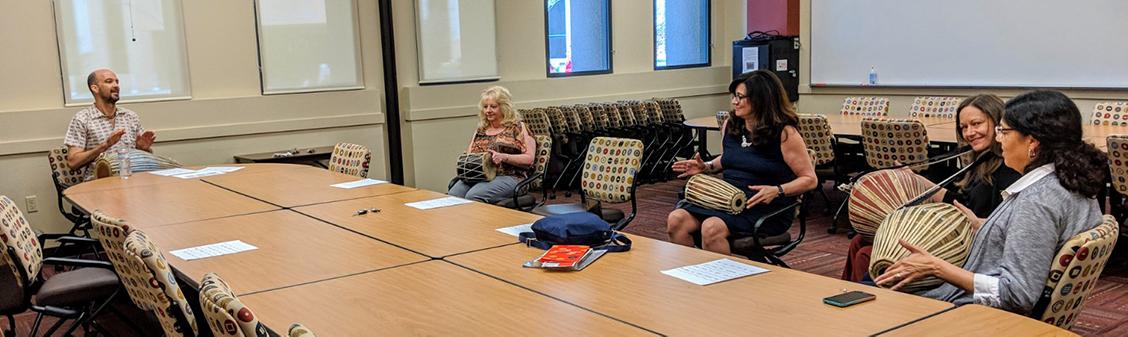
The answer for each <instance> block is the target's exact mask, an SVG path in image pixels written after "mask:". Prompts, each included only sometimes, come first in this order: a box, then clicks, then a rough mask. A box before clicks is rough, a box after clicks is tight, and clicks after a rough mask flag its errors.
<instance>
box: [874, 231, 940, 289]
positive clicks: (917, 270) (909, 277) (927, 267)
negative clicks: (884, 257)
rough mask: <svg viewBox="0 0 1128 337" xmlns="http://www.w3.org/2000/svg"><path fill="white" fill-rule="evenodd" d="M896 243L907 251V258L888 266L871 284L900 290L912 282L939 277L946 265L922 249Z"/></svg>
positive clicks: (900, 241) (903, 241)
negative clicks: (941, 269)
mask: <svg viewBox="0 0 1128 337" xmlns="http://www.w3.org/2000/svg"><path fill="white" fill-rule="evenodd" d="M898 243H900V244H901V247H905V249H907V250H908V251H909V256H906V257H904V258H902V259H901V260H899V261H897V263H894V264H893V265H892V266H889V268H886V269H885V273H883V274H881V275H880V276H878V277H877V278H875V279H874V280H873V283H875V284H877V285H878V286H880V287H889V286H890V285H892V287H889V288H890V289H893V290H897V289H901V287H903V286H905V285H907V284H909V283H911V282H913V281H916V280H919V279H922V278H925V277H929V276H936V275H939V273H940V268H942V267H943V265H944V264H946V263H947V262H946V261H944V260H941V259H939V258H937V257H935V256H933V255H932V254H929V253H928V252H926V251H924V250H923V249H920V248H918V247H917V246H914V245H912V244H909V243H908V242H905V240H899V241H898Z"/></svg>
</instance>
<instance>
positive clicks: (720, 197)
mask: <svg viewBox="0 0 1128 337" xmlns="http://www.w3.org/2000/svg"><path fill="white" fill-rule="evenodd" d="M685 201H688V202H689V203H691V204H694V205H697V206H701V207H704V208H708V209H714V210H718V211H723V212H728V213H730V214H740V212H743V211H744V203H745V201H747V199H746V197H745V195H744V191H741V190H740V189H739V188H736V187H734V186H732V185H729V183H727V182H725V181H724V180H722V179H720V178H716V177H713V176H710V175H706V174H697V175H694V176H692V177H689V181H688V182H686V183H685Z"/></svg>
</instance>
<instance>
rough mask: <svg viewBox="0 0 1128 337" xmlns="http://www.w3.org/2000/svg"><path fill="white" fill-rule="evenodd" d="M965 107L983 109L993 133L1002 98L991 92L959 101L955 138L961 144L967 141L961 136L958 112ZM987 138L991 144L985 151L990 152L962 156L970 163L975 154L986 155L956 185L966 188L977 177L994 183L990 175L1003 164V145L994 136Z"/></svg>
mask: <svg viewBox="0 0 1128 337" xmlns="http://www.w3.org/2000/svg"><path fill="white" fill-rule="evenodd" d="M967 107H974V108H976V109H979V110H980V111H983V113H984V114H987V118H990V119H991V125H990V128H991V129H990V130H991V134H992V135H994V133H995V130H994V127H995V126H996V125H999V119H1001V118H1002V117H1003V99H1002V98H999V96H995V95H992V94H978V95H975V96H971V97H968V98H965V99H964V100H963V101H961V102H960V105H959V107H958V108H956V139H958V140H959V141H960V144H961V145H962V144H966V143H967V142H966V140H965V139H964V138H963V137H964V136H963V126H961V124H960V113H961V112H963V110H964V108H967ZM988 140H989V141H990V142H991V146H990V147H988V148H987V152H990V153H977V154H972V155H969V156H968V158H964V163H965V164H970V163H971V161H972V160H974V159H975V157H976V156H987V158H984V159H983V163H981V164H979V166H976V167H975V169H973V170H971V173H970V174H967V175H964V176H963V178H962V179H960V180H959V181H957V182H956V186H957V187H959V188H967V186H970V185H971V183H972V182H973V181H975V180H977V179H978V180H980V181H984V182H986V183H988V184H992V185H993V184H994V183H995V182H994V181H993V180H994V178H992V177H991V175H992V174H993V173H995V170H998V169H999V167H1001V166H1003V147H1002V146H1000V145H999V142H997V141H995V137H994V136H991V137H990V139H988Z"/></svg>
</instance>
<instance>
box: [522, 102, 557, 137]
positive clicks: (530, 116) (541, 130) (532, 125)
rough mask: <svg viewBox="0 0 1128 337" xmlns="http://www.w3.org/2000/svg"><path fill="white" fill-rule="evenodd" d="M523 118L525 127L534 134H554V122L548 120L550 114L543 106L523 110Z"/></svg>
mask: <svg viewBox="0 0 1128 337" xmlns="http://www.w3.org/2000/svg"><path fill="white" fill-rule="evenodd" d="M521 118H522V119H523V120H524V121H525V127H526V128H528V129H529V132H531V133H532V134H534V135H543V136H549V137H551V136H552V124H550V123H549V122H548V115H546V114H545V113H544V109H543V108H536V109H531V110H526V111H525V112H522V114H521Z"/></svg>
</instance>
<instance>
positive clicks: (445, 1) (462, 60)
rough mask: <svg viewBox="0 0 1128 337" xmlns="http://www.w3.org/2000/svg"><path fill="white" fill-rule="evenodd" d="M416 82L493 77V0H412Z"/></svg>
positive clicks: (496, 75)
mask: <svg viewBox="0 0 1128 337" xmlns="http://www.w3.org/2000/svg"><path fill="white" fill-rule="evenodd" d="M415 26H416V30H417V33H416V34H415V36H416V37H417V39H416V45H417V46H418V49H419V83H420V84H428V83H444V82H464V81H480V80H495V79H497V78H498V74H497V48H496V45H497V34H496V31H495V29H496V23H495V22H494V1H493V0H465V1H464V0H416V1H415Z"/></svg>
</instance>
